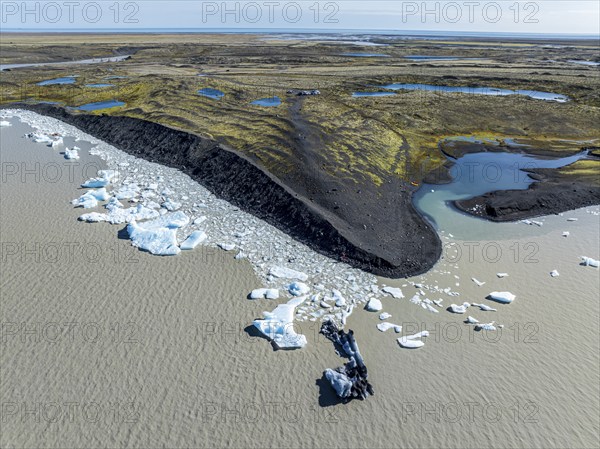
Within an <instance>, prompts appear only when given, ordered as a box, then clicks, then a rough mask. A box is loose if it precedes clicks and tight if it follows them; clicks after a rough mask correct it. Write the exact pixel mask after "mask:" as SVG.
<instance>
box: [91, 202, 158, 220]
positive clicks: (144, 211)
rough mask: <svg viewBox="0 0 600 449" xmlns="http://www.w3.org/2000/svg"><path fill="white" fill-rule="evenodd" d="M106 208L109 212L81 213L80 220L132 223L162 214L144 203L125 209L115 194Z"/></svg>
mask: <svg viewBox="0 0 600 449" xmlns="http://www.w3.org/2000/svg"><path fill="white" fill-rule="evenodd" d="M106 208H107V209H108V210H109V212H108V213H107V214H101V213H98V212H92V213H89V214H83V215H81V216H80V217H79V220H81V221H86V222H88V223H99V222H102V221H105V222H107V223H110V224H121V223H131V222H132V221H139V220H150V219H153V218H157V217H159V216H160V214H159V213H158V212H157V211H155V210H152V209H149V208H147V207H145V206H143V205H142V204H138V205H137V206H135V207H130V208H127V209H123V206H122V205H121V203H119V200H117V199H116V198H115V197H114V196H113V197H112V198H111V199H110V201H109V202H108V203H107V204H106Z"/></svg>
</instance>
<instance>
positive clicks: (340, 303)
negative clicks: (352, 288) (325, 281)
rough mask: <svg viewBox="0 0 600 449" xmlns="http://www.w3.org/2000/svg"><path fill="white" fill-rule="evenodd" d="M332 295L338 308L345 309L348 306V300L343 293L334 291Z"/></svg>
mask: <svg viewBox="0 0 600 449" xmlns="http://www.w3.org/2000/svg"><path fill="white" fill-rule="evenodd" d="M331 293H332V294H333V300H334V301H335V306H336V307H344V306H345V305H346V298H344V297H343V296H342V293H341V292H340V291H339V290H336V289H333V290H332V291H331Z"/></svg>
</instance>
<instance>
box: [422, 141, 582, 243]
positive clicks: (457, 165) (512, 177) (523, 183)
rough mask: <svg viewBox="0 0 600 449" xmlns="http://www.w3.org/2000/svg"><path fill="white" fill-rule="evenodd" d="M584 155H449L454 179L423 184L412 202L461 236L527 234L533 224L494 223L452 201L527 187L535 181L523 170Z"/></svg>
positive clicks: (483, 237) (439, 226) (487, 237)
mask: <svg viewBox="0 0 600 449" xmlns="http://www.w3.org/2000/svg"><path fill="white" fill-rule="evenodd" d="M584 157H586V152H581V153H577V154H574V155H572V156H568V157H564V158H553V159H546V158H545V159H541V158H536V157H533V156H529V155H525V154H519V153H503V152H483V153H471V154H466V155H464V156H462V157H460V158H458V159H454V158H450V157H449V158H448V159H449V160H451V161H452V162H454V165H453V167H452V168H451V169H450V176H451V177H452V181H451V182H450V183H448V184H440V185H437V184H426V183H424V184H422V185H421V187H420V188H419V189H418V190H417V191H416V192H415V193H414V195H413V204H414V206H415V208H416V209H417V210H418V211H419V213H420V214H422V215H423V216H425V217H426V218H427V219H428V220H429V221H430V222H431V223H432V224H433V225H434V227H435V228H436V229H437V230H438V231H440V230H444V231H446V232H449V233H451V234H453V235H454V236H455V237H457V238H458V239H461V240H469V239H470V240H478V239H479V240H490V239H494V238H506V236H507V235H511V236H516V235H527V233H528V232H533V231H532V230H531V228H532V227H530V226H526V225H524V224H522V223H516V224H515V223H493V222H490V221H487V220H484V219H482V218H478V217H474V216H471V215H468V214H466V213H464V212H462V211H460V210H458V209H457V208H456V207H454V206H453V205H452V202H453V201H456V200H464V199H469V198H473V197H476V196H479V195H483V194H485V193H489V192H494V191H498V190H525V189H528V188H529V186H530V185H531V184H532V183H533V182H535V181H534V180H533V179H532V178H530V177H529V176H528V174H527V173H526V172H524V171H523V170H528V169H535V168H560V167H563V166H565V165H569V164H572V163H573V162H576V161H578V160H579V159H582V158H584ZM517 224H518V225H519V226H518V227H517V226H516V225H517ZM534 227H535V228H537V226H534ZM534 231H535V230H534ZM537 232H539V228H538V229H537Z"/></svg>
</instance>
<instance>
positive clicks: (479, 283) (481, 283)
mask: <svg viewBox="0 0 600 449" xmlns="http://www.w3.org/2000/svg"><path fill="white" fill-rule="evenodd" d="M471 280H472V281H473V282H475V285H477V286H478V287H481V286H482V285H484V284H485V282H481V281H478V280H477V279H475V278H471Z"/></svg>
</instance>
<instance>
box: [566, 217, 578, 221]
mask: <svg viewBox="0 0 600 449" xmlns="http://www.w3.org/2000/svg"><path fill="white" fill-rule="evenodd" d="M577 220H579V218H567V221H577Z"/></svg>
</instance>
